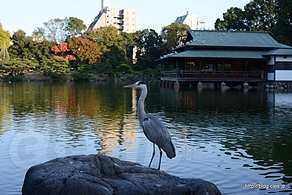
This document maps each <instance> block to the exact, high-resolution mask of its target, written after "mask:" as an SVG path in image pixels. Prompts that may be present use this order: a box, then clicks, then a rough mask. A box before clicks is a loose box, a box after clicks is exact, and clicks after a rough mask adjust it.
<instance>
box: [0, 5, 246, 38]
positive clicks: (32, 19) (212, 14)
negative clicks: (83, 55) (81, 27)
mask: <svg viewBox="0 0 292 195" xmlns="http://www.w3.org/2000/svg"><path fill="white" fill-rule="evenodd" d="M1 1H3V2H2V3H1V8H2V9H1V10H0V23H1V24H2V27H3V29H4V30H8V31H9V32H10V34H11V35H12V34H13V33H14V32H15V31H17V30H19V29H21V30H23V31H25V32H26V35H31V34H32V32H33V31H34V30H35V29H37V28H38V27H44V26H43V23H44V22H48V21H49V20H51V19H55V18H59V19H64V18H66V17H67V18H69V17H76V18H78V19H81V20H83V22H84V24H85V25H86V26H87V27H88V26H89V25H90V23H91V22H92V21H93V19H94V18H95V16H96V15H97V14H98V13H99V11H100V10H101V0H82V1H76V0H61V1H60V0H8V1H4V0H1ZM249 1H250V0H222V1H218V0H147V1H146V0H144V1H143V0H111V5H112V6H113V7H115V8H118V9H136V11H137V30H143V29H154V30H155V31H156V32H158V33H160V31H161V29H162V27H164V26H167V25H169V24H171V23H172V22H174V21H175V19H176V18H177V17H178V16H182V15H185V14H186V12H187V11H189V13H191V14H196V15H198V17H199V20H201V19H204V20H205V21H206V24H205V27H206V29H214V23H215V21H216V19H217V18H220V19H222V18H223V17H222V16H223V13H225V12H226V11H227V9H229V8H230V7H238V8H241V9H243V8H244V6H245V5H246V4H247V3H249Z"/></svg>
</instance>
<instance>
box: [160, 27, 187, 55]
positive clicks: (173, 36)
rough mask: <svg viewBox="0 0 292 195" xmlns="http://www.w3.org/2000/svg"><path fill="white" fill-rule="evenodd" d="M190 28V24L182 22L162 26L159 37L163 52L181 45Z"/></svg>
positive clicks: (168, 51)
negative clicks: (161, 40)
mask: <svg viewBox="0 0 292 195" xmlns="http://www.w3.org/2000/svg"><path fill="white" fill-rule="evenodd" d="M190 30H191V28H190V26H189V25H187V24H183V23H172V24H170V25H168V26H165V27H163V29H162V31H161V37H162V39H163V42H164V43H163V45H162V51H163V53H170V52H171V51H172V48H175V47H176V46H178V45H181V44H182V43H183V41H184V40H185V39H186V37H187V35H188V33H189V31H190Z"/></svg>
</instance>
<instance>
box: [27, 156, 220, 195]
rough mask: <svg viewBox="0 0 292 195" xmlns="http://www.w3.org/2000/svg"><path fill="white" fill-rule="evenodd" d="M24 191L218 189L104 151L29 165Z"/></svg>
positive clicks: (213, 193) (185, 191) (201, 191)
mask: <svg viewBox="0 0 292 195" xmlns="http://www.w3.org/2000/svg"><path fill="white" fill-rule="evenodd" d="M22 194H23V195H35V194H42V195H46V194H50V195H54V194H64V195H65V194H68V195H69V194H70V195H75V194H76V195H77V194H78V195H81V194H100V195H103V194H106V195H108V194H117V195H125V194H149V195H151V194H197V195H201V194H202V195H203V194H204V195H206V194H208V195H217V194H221V193H220V191H219V189H218V188H217V187H216V186H215V185H214V184H213V183H210V182H208V181H204V180H201V179H182V178H179V177H176V176H172V175H169V174H167V173H165V172H163V171H160V170H157V169H153V168H149V167H145V166H142V165H140V164H137V163H133V162H128V161H122V160H119V159H117V158H113V157H108V156H105V155H95V154H91V155H75V156H68V157H62V158H57V159H54V160H50V161H48V162H45V163H42V164H39V165H35V166H32V167H31V168H29V169H28V171H27V172H26V175H25V179H24V184H23V186H22Z"/></svg>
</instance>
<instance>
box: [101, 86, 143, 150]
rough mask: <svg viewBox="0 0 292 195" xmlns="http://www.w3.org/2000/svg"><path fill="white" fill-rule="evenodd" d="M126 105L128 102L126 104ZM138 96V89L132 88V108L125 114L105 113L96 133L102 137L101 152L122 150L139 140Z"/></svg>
mask: <svg viewBox="0 0 292 195" xmlns="http://www.w3.org/2000/svg"><path fill="white" fill-rule="evenodd" d="M125 105H126V104H125ZM136 108H137V96H136V90H135V89H133V90H132V109H131V112H130V113H126V112H124V113H123V116H112V115H103V116H100V118H101V120H102V121H101V123H99V124H98V125H97V127H96V134H97V135H98V136H99V137H100V143H99V144H100V145H101V147H102V149H101V151H100V153H103V154H106V155H110V154H112V153H115V152H119V151H121V150H125V149H129V148H133V146H134V144H131V143H132V142H135V143H136V142H137V133H136V127H137V119H136Z"/></svg>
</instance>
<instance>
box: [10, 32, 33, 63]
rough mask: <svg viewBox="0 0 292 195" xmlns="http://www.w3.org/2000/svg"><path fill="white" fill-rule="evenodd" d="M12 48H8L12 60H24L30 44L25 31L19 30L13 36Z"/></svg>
mask: <svg viewBox="0 0 292 195" xmlns="http://www.w3.org/2000/svg"><path fill="white" fill-rule="evenodd" d="M11 40H12V46H11V47H10V48H8V51H9V53H10V54H11V56H10V57H11V58H23V57H24V56H25V51H26V50H27V48H28V47H27V44H28V42H29V40H28V37H26V33H25V32H24V31H23V30H18V31H16V32H14V33H13V35H12V38H11Z"/></svg>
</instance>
